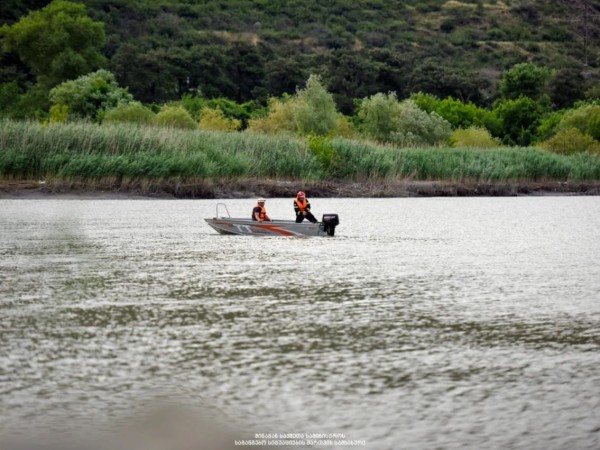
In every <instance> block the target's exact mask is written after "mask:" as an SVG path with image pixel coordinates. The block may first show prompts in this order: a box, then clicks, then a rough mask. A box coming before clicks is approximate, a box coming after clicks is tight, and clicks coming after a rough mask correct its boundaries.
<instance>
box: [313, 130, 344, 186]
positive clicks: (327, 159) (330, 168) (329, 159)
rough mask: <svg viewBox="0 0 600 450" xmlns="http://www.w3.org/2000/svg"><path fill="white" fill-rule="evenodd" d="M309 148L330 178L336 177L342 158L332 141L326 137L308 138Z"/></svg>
mask: <svg viewBox="0 0 600 450" xmlns="http://www.w3.org/2000/svg"><path fill="white" fill-rule="evenodd" d="M306 141H307V142H308V148H309V149H310V151H311V153H312V154H313V155H314V156H315V157H316V158H317V160H318V161H319V163H320V164H321V167H322V168H323V172H324V173H325V175H326V176H328V177H335V176H336V175H337V171H338V168H339V166H340V163H341V159H340V156H339V155H338V153H337V151H336V150H335V148H334V147H333V145H332V142H331V139H330V138H327V137H324V136H316V135H314V134H313V135H310V136H307V138H306Z"/></svg>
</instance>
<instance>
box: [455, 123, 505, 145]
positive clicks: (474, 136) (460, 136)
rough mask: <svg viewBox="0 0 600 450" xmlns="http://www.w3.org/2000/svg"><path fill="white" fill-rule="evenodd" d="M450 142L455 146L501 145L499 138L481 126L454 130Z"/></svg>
mask: <svg viewBox="0 0 600 450" xmlns="http://www.w3.org/2000/svg"><path fill="white" fill-rule="evenodd" d="M450 142H451V143H452V144H453V145H454V147H476V148H491V147H499V146H500V140H499V139H496V138H494V137H492V135H491V134H490V132H489V131H488V130H487V129H485V128H480V127H469V128H459V129H457V130H454V133H452V136H451V137H450Z"/></svg>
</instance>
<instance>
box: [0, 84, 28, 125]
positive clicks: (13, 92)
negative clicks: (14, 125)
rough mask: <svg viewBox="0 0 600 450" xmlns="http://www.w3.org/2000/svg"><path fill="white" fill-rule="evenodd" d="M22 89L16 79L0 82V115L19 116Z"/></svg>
mask: <svg viewBox="0 0 600 450" xmlns="http://www.w3.org/2000/svg"><path fill="white" fill-rule="evenodd" d="M22 93H23V91H22V90H21V88H20V87H19V85H18V84H17V82H16V81H12V82H10V83H2V84H0V117H15V118H18V116H19V98H20V97H21V95H22Z"/></svg>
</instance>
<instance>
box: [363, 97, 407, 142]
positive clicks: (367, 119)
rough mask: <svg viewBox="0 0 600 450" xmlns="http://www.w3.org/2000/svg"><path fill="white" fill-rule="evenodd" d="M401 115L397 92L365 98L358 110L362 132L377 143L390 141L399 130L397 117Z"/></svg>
mask: <svg viewBox="0 0 600 450" xmlns="http://www.w3.org/2000/svg"><path fill="white" fill-rule="evenodd" d="M399 113H400V104H399V102H398V99H397V97H396V93H395V92H390V93H389V94H382V93H378V94H375V95H372V96H371V97H368V98H365V99H363V100H362V102H361V104H360V106H359V109H358V118H359V120H360V121H361V131H362V132H363V133H364V134H366V135H367V136H369V137H370V138H372V139H375V140H376V141H380V142H386V141H389V140H390V136H391V134H392V133H393V132H394V131H396V130H397V128H398V127H397V124H396V117H397V116H398V115H399Z"/></svg>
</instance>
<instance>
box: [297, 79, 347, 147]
mask: <svg viewBox="0 0 600 450" xmlns="http://www.w3.org/2000/svg"><path fill="white" fill-rule="evenodd" d="M296 96H297V99H298V102H297V103H296V108H295V112H294V117H295V119H296V125H297V127H298V131H299V132H300V133H301V134H305V135H307V134H310V133H314V134H316V135H321V136H325V135H327V134H329V133H330V132H332V131H333V130H335V128H336V124H337V117H338V112H337V110H336V107H335V102H334V101H333V96H332V95H331V94H330V93H329V92H327V89H325V87H324V86H323V85H322V84H321V78H320V77H319V76H318V75H311V76H310V77H309V78H308V81H307V82H306V87H305V88H304V89H302V90H299V91H298V93H297V95H296Z"/></svg>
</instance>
